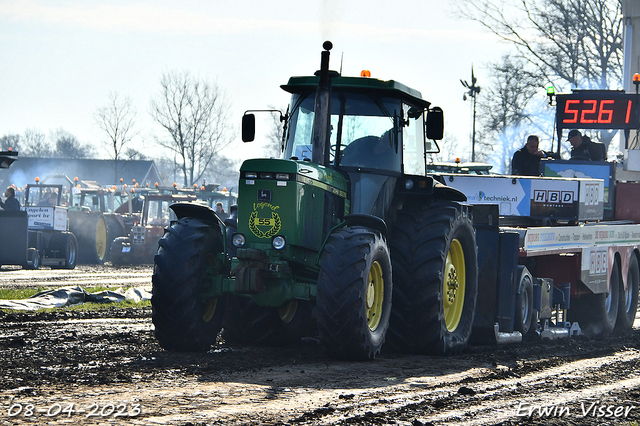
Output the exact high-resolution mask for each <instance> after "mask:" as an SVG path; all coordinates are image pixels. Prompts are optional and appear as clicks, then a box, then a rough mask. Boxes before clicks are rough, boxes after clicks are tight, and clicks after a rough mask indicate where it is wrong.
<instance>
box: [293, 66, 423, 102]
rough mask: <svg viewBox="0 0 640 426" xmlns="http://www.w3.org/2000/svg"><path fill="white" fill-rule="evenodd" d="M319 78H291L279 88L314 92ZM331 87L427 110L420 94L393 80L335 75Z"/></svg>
mask: <svg viewBox="0 0 640 426" xmlns="http://www.w3.org/2000/svg"><path fill="white" fill-rule="evenodd" d="M318 83H319V77H318V76H308V77H291V78H289V82H288V83H287V84H284V85H282V86H280V87H281V88H282V89H284V90H285V91H287V92H289V93H308V92H314V91H315V90H316V89H317V88H318ZM331 86H332V87H333V89H335V90H345V91H349V92H363V93H377V94H380V95H383V96H390V97H394V98H400V99H402V100H404V101H406V102H408V103H410V104H414V105H416V106H420V107H423V108H429V105H431V103H430V102H428V101H425V100H424V99H422V94H421V93H420V92H419V91H417V90H415V89H412V88H410V87H408V86H405V85H404V84H402V83H399V82H397V81H394V80H388V81H384V80H378V79H376V78H370V77H342V76H340V75H337V74H336V76H335V77H333V78H332V79H331Z"/></svg>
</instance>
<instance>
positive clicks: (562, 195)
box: [533, 189, 573, 204]
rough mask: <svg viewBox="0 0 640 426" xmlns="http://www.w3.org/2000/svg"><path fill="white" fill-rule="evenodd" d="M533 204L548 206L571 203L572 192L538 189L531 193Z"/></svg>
mask: <svg viewBox="0 0 640 426" xmlns="http://www.w3.org/2000/svg"><path fill="white" fill-rule="evenodd" d="M533 202H534V203H550V204H567V203H573V191H555V190H545V189H538V190H535V191H533Z"/></svg>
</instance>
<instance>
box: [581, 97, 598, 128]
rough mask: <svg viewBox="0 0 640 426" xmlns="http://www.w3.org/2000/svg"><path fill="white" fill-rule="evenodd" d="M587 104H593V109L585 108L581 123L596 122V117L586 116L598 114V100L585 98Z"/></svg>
mask: <svg viewBox="0 0 640 426" xmlns="http://www.w3.org/2000/svg"><path fill="white" fill-rule="evenodd" d="M584 103H585V104H591V109H583V110H582V114H580V122H581V123H595V122H596V120H595V118H594V119H589V118H586V117H585V115H586V114H593V115H594V117H596V116H597V114H596V110H597V109H598V101H596V100H595V99H589V100H585V101H584Z"/></svg>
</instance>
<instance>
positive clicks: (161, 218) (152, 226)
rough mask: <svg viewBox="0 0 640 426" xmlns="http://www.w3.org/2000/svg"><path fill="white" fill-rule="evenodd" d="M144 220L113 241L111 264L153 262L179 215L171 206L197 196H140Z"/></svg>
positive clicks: (189, 200)
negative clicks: (169, 227)
mask: <svg viewBox="0 0 640 426" xmlns="http://www.w3.org/2000/svg"><path fill="white" fill-rule="evenodd" d="M140 199H141V200H142V209H141V212H140V219H139V221H138V222H137V223H134V224H133V226H131V229H130V230H129V233H128V235H126V236H121V237H117V238H115V239H114V240H113V242H112V243H111V250H110V252H111V263H113V264H114V265H124V264H140V263H153V257H154V255H155V254H156V251H157V248H158V240H159V239H160V237H162V235H163V234H164V230H165V228H166V227H168V226H169V224H170V222H171V220H174V219H175V214H173V212H172V211H171V210H170V209H169V206H170V205H171V204H174V203H180V202H182V203H185V202H193V201H195V200H196V197H195V195H180V194H161V193H158V192H155V193H147V194H145V195H140Z"/></svg>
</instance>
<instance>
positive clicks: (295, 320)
mask: <svg viewBox="0 0 640 426" xmlns="http://www.w3.org/2000/svg"><path fill="white" fill-rule="evenodd" d="M312 310H313V305H312V304H311V302H309V301H306V300H291V301H289V302H286V303H285V304H284V305H283V306H281V307H280V308H271V307H265V306H258V305H257V304H256V303H255V302H254V301H253V300H251V299H249V298H247V297H242V296H235V297H229V298H228V301H227V310H226V314H225V318H224V322H223V331H222V337H223V338H224V339H225V341H226V342H227V343H230V344H234V343H239V344H244V345H259V346H284V345H288V344H291V343H296V342H299V341H300V339H302V338H303V337H311V336H313V335H314V334H315V324H314V323H313V321H312V316H311V313H312Z"/></svg>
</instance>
